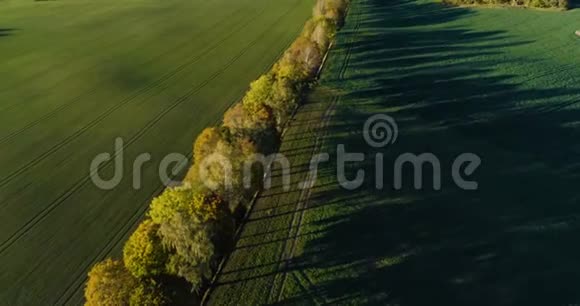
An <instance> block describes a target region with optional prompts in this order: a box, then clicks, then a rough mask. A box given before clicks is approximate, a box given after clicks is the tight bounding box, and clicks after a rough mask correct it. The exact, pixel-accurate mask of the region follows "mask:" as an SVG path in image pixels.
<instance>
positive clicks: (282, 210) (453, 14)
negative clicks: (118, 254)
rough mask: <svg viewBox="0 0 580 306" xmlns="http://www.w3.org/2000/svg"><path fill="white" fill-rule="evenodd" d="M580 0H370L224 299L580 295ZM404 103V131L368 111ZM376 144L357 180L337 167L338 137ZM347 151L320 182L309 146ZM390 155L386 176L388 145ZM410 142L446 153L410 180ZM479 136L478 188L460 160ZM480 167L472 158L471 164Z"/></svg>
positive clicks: (244, 235)
mask: <svg viewBox="0 0 580 306" xmlns="http://www.w3.org/2000/svg"><path fill="white" fill-rule="evenodd" d="M578 29H580V11H578V9H575V10H571V11H567V12H557V11H542V10H530V9H505V8H494V9H488V8H453V7H446V6H442V5H440V4H438V3H436V2H432V1H423V0H417V1H415V0H394V1H380V0H355V1H353V3H352V4H351V9H350V12H349V16H348V18H347V23H346V26H345V28H344V29H343V30H341V32H340V33H339V35H338V39H337V43H336V47H335V48H334V50H333V51H332V52H331V54H330V57H329V62H328V64H327V66H326V67H325V71H324V72H323V75H322V79H321V81H320V85H319V86H318V87H317V89H316V90H315V91H314V92H312V93H311V95H310V97H309V99H308V102H307V103H306V105H305V106H304V107H303V108H302V109H301V110H300V111H299V112H298V114H297V116H296V117H295V119H294V121H293V122H292V124H291V127H290V129H289V130H288V131H287V133H286V135H285V137H284V141H283V144H282V150H281V152H282V153H284V154H285V155H286V156H287V157H288V158H289V159H290V162H291V164H292V171H291V174H292V177H291V179H292V188H291V189H290V190H289V191H284V190H283V188H282V181H281V178H280V174H281V170H280V169H277V168H276V169H275V170H274V172H273V177H274V181H273V182H274V186H275V188H273V189H270V190H268V191H265V192H264V193H263V194H262V196H261V197H260V199H259V200H258V201H257V202H256V205H255V207H254V209H253V211H252V213H251V215H250V216H249V220H248V222H247V223H246V225H245V227H244V228H243V230H242V232H241V236H240V240H239V242H238V245H237V247H236V249H235V251H234V252H233V253H232V254H231V256H230V257H229V259H228V261H227V262H226V264H225V265H224V268H223V270H222V272H221V273H220V274H219V277H218V278H217V281H216V284H215V286H214V287H213V291H212V294H211V295H210V299H209V302H210V304H213V305H226V304H228V305H237V304H240V303H243V304H248V305H258V304H265V303H270V304H287V303H297V304H332V305H336V304H376V305H573V304H577V303H578V302H580V293H579V292H578V287H577V284H578V279H580V264H579V262H578V258H580V246H579V245H578V243H577V237H578V236H579V235H580V206H579V205H578V186H580V177H579V176H578V170H579V168H578V167H579V164H580V147H579V146H578V145H577V141H578V139H580V125H579V122H580V38H578V37H576V36H575V35H574V32H575V31H576V30H578ZM374 114H387V115H389V116H391V117H392V118H393V119H394V120H395V121H396V124H397V127H398V131H399V134H398V138H397V139H396V142H395V143H393V144H390V145H389V146H388V147H372V146H370V145H369V144H368V143H367V142H366V141H365V138H364V137H363V125H364V123H365V122H366V120H367V119H368V118H369V117H370V116H372V115H374ZM339 144H343V145H344V146H345V148H346V151H347V152H351V153H354V152H360V153H364V154H365V158H366V159H365V161H364V162H358V163H357V162H350V163H348V164H347V167H346V176H347V178H349V179H354V178H355V177H356V175H357V171H358V170H359V169H363V170H365V176H364V179H365V180H364V183H363V185H362V186H361V187H359V188H356V189H355V190H346V189H344V188H341V187H340V186H339V185H338V182H337V175H336V173H337V159H336V156H337V153H336V152H337V145H339ZM324 152H326V153H329V154H330V161H328V162H326V163H323V164H322V165H321V166H319V170H318V178H317V182H316V185H315V186H314V187H313V188H311V189H305V190H302V189H301V188H298V183H299V182H302V181H304V180H305V179H312V174H311V172H309V161H310V158H311V157H312V155H313V154H315V153H324ZM378 153H382V154H384V164H383V167H380V168H381V169H383V182H384V186H383V188H382V189H379V188H377V187H376V183H377V179H376V176H375V174H376V172H378V170H377V168H376V164H375V162H374V161H375V156H376V154H378ZM404 153H414V154H420V153H432V154H433V155H434V156H436V157H437V159H438V160H439V161H440V167H441V171H440V177H441V189H440V190H434V188H433V183H434V179H432V175H433V171H432V170H431V166H429V165H428V164H426V165H425V167H424V171H423V172H424V179H423V187H422V190H416V189H415V188H413V181H414V178H415V177H414V176H413V174H414V173H413V171H412V167H406V168H403V172H402V182H403V188H402V189H400V190H397V189H395V188H394V187H393V182H394V176H395V175H394V173H395V171H394V168H395V167H394V162H395V160H396V159H397V158H398V157H399V156H401V155H402V154H404ZM462 153H474V154H476V155H477V156H479V158H480V159H481V165H480V166H479V167H478V168H477V170H476V171H475V173H473V174H472V175H470V176H468V175H464V176H463V177H465V178H468V180H474V181H476V182H477V183H478V186H477V190H463V189H461V188H460V187H459V186H458V185H457V184H456V183H455V182H454V179H453V178H452V164H453V162H454V160H455V158H456V157H457V156H459V155H460V154H462ZM462 173H463V172H462Z"/></svg>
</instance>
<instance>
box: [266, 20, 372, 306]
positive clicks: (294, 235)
mask: <svg viewBox="0 0 580 306" xmlns="http://www.w3.org/2000/svg"><path fill="white" fill-rule="evenodd" d="M360 23H361V17H360V15H358V14H357V15H356V21H355V25H354V30H353V31H352V33H351V34H350V35H351V39H350V41H349V42H348V43H347V46H348V47H347V48H348V49H347V50H346V55H345V59H344V62H343V64H342V66H341V68H340V71H339V77H338V80H339V81H340V80H344V77H345V75H346V72H347V70H348V67H349V64H350V61H351V56H352V49H353V46H354V44H353V43H354V41H355V40H356V34H357V33H358V31H359V29H360ZM340 100H341V96H340V94H337V95H335V96H334V97H333V99H332V102H331V103H330V104H329V105H328V107H327V109H326V110H325V112H324V114H323V116H322V118H321V119H322V120H321V122H320V124H319V125H318V127H317V130H319V131H320V132H319V133H318V136H317V137H316V140H315V143H314V147H313V149H312V152H311V153H310V156H315V155H316V154H318V153H320V151H321V150H322V147H323V144H324V138H325V136H326V135H327V133H328V131H327V130H326V128H327V127H328V125H329V123H330V121H331V119H332V115H333V113H334V110H335V108H336V105H337V104H338V103H339V102H340ZM316 176H317V173H316V172H312V171H310V170H309V173H308V175H307V177H306V180H305V182H308V186H309V187H308V188H306V189H304V190H302V192H301V194H300V197H299V200H298V203H297V205H296V206H295V210H294V212H293V216H292V221H291V222H290V226H289V228H288V237H289V238H290V239H289V240H287V241H286V243H285V244H284V247H283V249H282V253H281V254H280V258H279V260H278V262H280V266H279V269H278V270H279V271H281V272H282V275H281V276H280V277H281V278H282V280H281V283H280V286H279V288H278V289H277V293H274V292H275V291H276V290H275V288H274V287H275V284H276V281H273V282H272V286H271V287H270V290H269V293H268V300H267V301H268V303H270V301H272V298H273V297H275V300H274V301H273V303H274V304H275V303H279V302H280V301H281V300H282V295H283V294H284V286H285V283H286V280H287V278H288V269H289V267H290V265H291V264H292V263H291V261H292V258H293V257H294V252H295V250H296V244H297V239H298V237H299V235H300V232H301V230H302V221H303V220H304V214H305V212H306V210H307V208H308V201H309V199H310V195H311V194H312V188H314V186H315V183H316V182H315V181H313V180H315V178H316ZM288 247H289V250H288ZM286 250H288V252H286ZM285 254H286V256H284V255H285ZM273 295H274V296H273Z"/></svg>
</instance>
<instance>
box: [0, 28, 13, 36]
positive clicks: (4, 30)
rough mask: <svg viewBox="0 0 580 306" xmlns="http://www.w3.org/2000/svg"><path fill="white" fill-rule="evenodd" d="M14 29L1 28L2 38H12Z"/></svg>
mask: <svg viewBox="0 0 580 306" xmlns="http://www.w3.org/2000/svg"><path fill="white" fill-rule="evenodd" d="M14 31H15V30H14V29H10V28H0V37H4V36H10V35H12V34H13V33H14Z"/></svg>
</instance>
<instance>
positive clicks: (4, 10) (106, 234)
mask: <svg viewBox="0 0 580 306" xmlns="http://www.w3.org/2000/svg"><path fill="white" fill-rule="evenodd" d="M311 8H312V1H302V0H276V1H271V0H236V1H232V0H213V1H201V0H193V1H184V0H173V1H153V0H128V1H110V0H101V1H85V0H81V1H68V0H62V1H61V0H59V1H39V2H35V1H21V0H4V1H0V59H1V60H0V75H1V76H2V82H0V146H1V151H2V154H0V169H1V170H2V171H1V172H2V174H0V209H1V211H2V214H1V217H0V218H1V219H0V262H2V266H1V267H0V288H2V289H1V290H0V304H10V305H23V304H27V305H30V304H66V303H70V304H78V303H79V302H80V298H81V296H82V294H81V293H82V289H83V288H82V285H83V283H84V281H85V276H86V272H87V270H88V269H89V268H90V267H91V265H92V264H93V263H94V262H96V261H97V260H101V259H103V258H104V257H106V256H109V255H111V254H118V251H119V247H120V245H121V243H122V242H123V241H124V239H125V238H126V236H127V234H128V233H129V231H130V230H131V229H132V228H133V226H134V225H135V224H136V222H138V220H139V219H140V218H141V216H142V214H143V212H144V210H145V209H146V207H147V206H148V203H149V200H150V199H151V197H152V196H153V195H155V194H156V193H157V192H159V191H160V190H161V188H162V186H161V181H160V179H159V175H158V174H157V173H158V165H159V161H160V160H161V159H162V158H163V157H164V156H165V155H166V154H167V153H171V152H178V153H182V154H185V155H188V154H190V152H191V146H192V142H193V140H194V139H195V136H196V135H197V134H198V133H199V132H200V131H201V129H203V128H204V127H206V126H208V125H210V124H213V123H215V122H216V121H217V120H219V119H220V118H221V115H222V114H223V112H224V110H225V109H226V108H227V107H228V106H229V105H231V104H232V103H233V102H235V101H236V99H239V98H240V97H241V95H242V94H243V92H244V91H245V90H246V88H247V86H248V84H249V83H250V81H252V80H253V79H255V78H256V77H257V76H259V75H260V73H262V72H263V71H265V70H267V69H268V68H269V66H270V65H271V64H272V63H273V62H274V61H275V60H276V59H277V58H278V57H279V55H280V54H281V52H282V51H283V50H285V49H286V47H287V46H288V45H289V44H290V43H291V42H292V41H293V39H294V38H295V37H296V36H297V35H298V33H299V32H300V30H301V28H302V25H303V24H304V21H305V20H306V19H307V18H308V17H309V16H310V14H311ZM116 137H122V138H123V139H124V145H125V146H124V163H125V164H124V174H125V175H124V178H123V180H122V181H121V184H120V185H119V186H117V187H116V188H115V189H113V190H110V191H104V190H100V189H98V188H97V187H95V186H94V185H93V184H92V182H91V180H90V179H89V176H88V174H89V165H90V162H91V160H92V159H93V157H95V156H96V155H97V154H99V153H102V152H110V153H113V148H114V140H115V138H116ZM141 153H150V154H151V155H152V160H151V161H150V162H148V163H147V164H146V165H145V167H144V168H143V175H142V187H141V189H139V190H134V189H133V188H131V186H132V183H133V181H132V178H131V173H132V170H133V169H132V164H133V160H134V158H135V157H136V156H137V155H138V154H141ZM112 170H113V167H112V163H109V164H107V166H106V168H104V169H103V170H102V172H101V173H102V176H103V177H110V176H112Z"/></svg>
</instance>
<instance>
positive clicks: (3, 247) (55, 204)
mask: <svg viewBox="0 0 580 306" xmlns="http://www.w3.org/2000/svg"><path fill="white" fill-rule="evenodd" d="M299 3H300V2H299V1H296V2H295V4H294V6H292V7H291V8H289V9H288V10H287V11H286V12H285V13H284V14H282V15H281V16H280V17H279V18H278V19H277V20H276V21H275V22H274V23H272V24H271V26H270V27H267V30H266V31H265V32H263V33H262V34H261V35H260V36H258V37H257V38H256V39H255V40H253V41H252V42H251V43H250V44H248V45H247V46H246V47H245V48H244V49H242V50H241V52H240V53H239V54H237V55H236V56H235V57H234V58H232V59H231V60H230V61H229V62H228V63H227V64H226V65H224V66H223V67H222V68H221V69H219V70H218V71H217V72H216V73H214V74H213V75H212V76H211V77H210V78H209V79H206V81H204V82H203V83H201V84H199V85H198V86H197V87H195V88H194V89H193V90H191V91H190V92H188V93H187V94H186V95H184V96H182V97H180V98H179V99H177V100H176V101H174V103H173V104H172V106H170V107H169V108H167V109H166V110H165V111H163V112H162V113H160V114H159V115H158V116H157V117H156V118H155V119H154V120H152V121H150V122H149V123H148V124H147V125H146V127H145V128H144V129H143V130H141V131H140V133H138V134H136V135H134V136H133V137H132V139H131V140H130V141H129V142H127V143H126V144H125V146H124V148H126V147H127V146H129V145H130V144H131V143H133V142H135V141H136V140H138V139H139V138H140V137H141V136H142V135H143V134H145V132H146V130H149V129H150V128H151V127H152V126H154V125H155V124H156V123H157V122H158V121H159V120H160V119H161V118H162V117H163V116H165V114H167V113H168V112H170V111H171V110H172V109H174V108H175V107H177V106H178V105H179V104H181V103H182V102H183V101H185V100H187V98H189V97H190V96H191V95H193V94H195V93H196V92H198V91H199V90H201V89H202V88H203V87H205V86H206V85H207V84H208V83H210V82H211V81H213V80H214V79H216V78H217V77H218V76H219V75H221V74H222V73H223V72H224V71H226V70H227V69H228V68H229V67H230V66H231V65H233V64H234V63H235V62H236V61H237V60H238V59H239V58H240V57H242V56H243V55H244V54H245V53H246V52H247V51H248V50H249V49H250V48H251V47H253V46H254V45H255V44H256V43H258V42H259V41H260V40H261V38H262V37H263V36H264V35H266V33H268V32H269V29H270V28H271V27H273V26H274V25H276V24H278V23H279V22H281V21H282V19H283V18H284V17H285V16H287V15H288V14H290V13H291V12H292V11H294V9H295V8H296V6H298V4H299ZM112 159H114V158H112ZM108 164H110V163H105V164H103V165H102V167H100V168H99V169H101V168H104V167H106V166H107V165H108ZM89 180H90V176H87V177H85V178H84V179H82V180H80V181H78V182H77V183H76V184H74V185H73V187H72V188H69V189H68V190H67V191H66V192H65V193H64V194H62V195H61V196H60V197H59V198H58V199H57V200H56V201H54V202H53V203H51V205H49V206H48V207H47V208H45V209H43V210H42V211H41V212H40V213H39V214H37V215H36V216H35V217H34V218H33V219H31V220H29V221H28V222H27V223H26V224H25V225H24V226H23V227H22V228H21V229H19V230H18V231H17V232H16V233H15V234H13V235H12V236H11V237H10V238H8V239H7V240H6V241H4V242H3V243H2V244H0V254H2V253H3V252H5V251H6V250H7V249H8V248H9V247H10V246H11V245H13V244H14V243H15V242H16V241H18V240H19V239H20V238H21V237H23V236H24V235H25V234H26V233H27V232H28V231H30V230H31V229H32V228H34V227H35V225H36V224H38V223H39V222H40V221H42V220H43V219H44V218H45V217H46V216H48V215H49V214H50V212H52V211H53V210H54V209H56V208H57V207H58V206H60V204H62V203H63V202H64V201H65V200H66V199H68V198H69V197H70V196H72V195H73V194H74V193H75V192H76V191H77V190H78V189H80V188H81V187H82V186H84V185H85V184H86V183H87V182H88V181H89ZM162 190H163V186H162V185H161V186H160V187H159V188H158V189H157V190H156V191H155V192H154V193H153V194H155V193H158V192H160V191H162ZM146 209H147V206H146V205H143V208H142V209H140V210H138V211H136V213H135V214H134V215H133V216H132V217H131V218H130V219H129V220H131V221H129V222H128V223H126V224H125V225H124V226H122V227H121V229H120V230H119V231H118V232H117V234H116V235H115V237H119V239H121V238H122V237H124V236H125V235H126V234H127V233H128V232H129V231H130V230H131V228H132V227H133V226H134V225H135V224H136V223H137V222H138V221H139V220H140V217H141V216H142V215H143V214H144V212H145V211H146ZM119 239H116V240H111V241H110V242H109V243H107V245H105V247H104V248H103V249H101V251H100V252H99V253H98V254H97V256H96V257H95V260H93V261H91V262H89V263H88V264H87V265H86V266H85V268H88V267H89V266H90V265H92V264H93V263H94V262H95V261H96V260H98V258H100V257H103V254H108V253H110V252H111V250H112V249H113V248H114V247H115V246H116V245H117V244H118V242H119ZM83 273H84V270H83V271H79V274H78V275H77V277H76V278H75V280H74V281H73V282H72V283H71V285H69V286H68V287H67V289H65V292H63V293H62V294H61V295H60V297H59V299H58V301H59V302H60V301H63V302H65V303H66V301H69V300H70V299H71V298H72V296H73V295H74V293H75V292H76V291H77V290H78V289H79V288H80V287H81V286H82V281H79V280H82V279H83V278H84V274H83ZM75 283H79V284H78V285H76V286H75ZM72 287H74V290H73V291H72V292H71V291H70V289H71V288H72ZM67 294H68V296H67V297H65V296H66V295H67ZM63 298H64V300H63Z"/></svg>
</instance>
